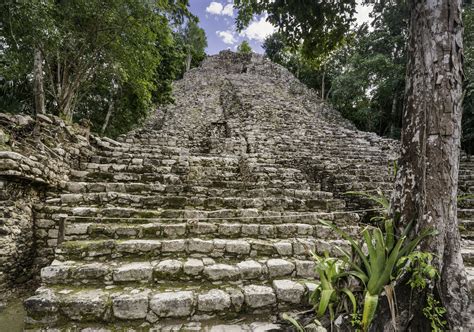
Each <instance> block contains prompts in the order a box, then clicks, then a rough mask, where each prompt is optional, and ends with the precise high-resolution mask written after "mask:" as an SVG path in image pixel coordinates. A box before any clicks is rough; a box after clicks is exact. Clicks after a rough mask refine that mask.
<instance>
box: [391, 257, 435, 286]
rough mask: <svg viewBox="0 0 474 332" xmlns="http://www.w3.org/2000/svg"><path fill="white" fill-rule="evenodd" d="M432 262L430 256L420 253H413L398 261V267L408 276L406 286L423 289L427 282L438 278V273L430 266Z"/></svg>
mask: <svg viewBox="0 0 474 332" xmlns="http://www.w3.org/2000/svg"><path fill="white" fill-rule="evenodd" d="M432 261H433V255H432V254H430V253H428V252H420V251H414V252H412V253H410V254H409V255H407V256H405V257H403V258H402V259H400V261H399V262H398V265H399V267H404V270H405V271H406V272H408V273H409V274H410V280H408V284H409V285H410V287H411V288H412V289H414V288H418V289H425V288H426V286H427V281H429V280H434V279H436V278H438V277H439V274H438V271H437V270H436V268H435V267H434V266H433V265H431V263H432Z"/></svg>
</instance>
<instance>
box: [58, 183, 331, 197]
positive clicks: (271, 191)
mask: <svg viewBox="0 0 474 332" xmlns="http://www.w3.org/2000/svg"><path fill="white" fill-rule="evenodd" d="M266 183H268V182H266ZM213 184H214V183H213V182H211V186H208V185H207V184H206V183H197V184H196V185H193V184H189V183H188V184H186V185H161V184H158V183H153V184H144V183H120V182H112V183H108V182H97V183H87V182H69V183H65V184H64V188H65V189H66V190H67V191H68V192H69V193H71V194H86V193H106V192H107V193H109V192H110V193H113V192H117V193H128V194H158V193H160V194H162V195H173V194H175V195H182V196H194V195H200V196H210V197H213V196H220V197H236V196H238V197H247V198H249V197H268V196H287V197H296V198H316V197H318V198H332V197H333V195H332V193H330V192H323V191H320V190H314V189H312V190H311V189H309V187H310V186H309V185H306V186H304V185H303V186H300V188H304V189H294V188H285V187H284V184H283V183H281V184H279V185H276V184H270V183H268V186H267V187H264V185H263V184H255V183H252V184H247V185H246V184H245V183H243V182H230V183H226V182H223V183H215V185H216V187H212V185H213ZM218 185H220V187H217V186H218Z"/></svg>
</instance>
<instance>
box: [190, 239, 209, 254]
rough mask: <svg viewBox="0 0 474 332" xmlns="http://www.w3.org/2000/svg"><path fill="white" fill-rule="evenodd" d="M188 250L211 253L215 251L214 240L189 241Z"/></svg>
mask: <svg viewBox="0 0 474 332" xmlns="http://www.w3.org/2000/svg"><path fill="white" fill-rule="evenodd" d="M188 250H189V251H190V252H200V253H210V252H212V251H213V250H214V242H213V241H212V240H201V239H189V240H188Z"/></svg>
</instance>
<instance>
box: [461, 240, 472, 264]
mask: <svg viewBox="0 0 474 332" xmlns="http://www.w3.org/2000/svg"><path fill="white" fill-rule="evenodd" d="M461 254H462V257H463V260H464V265H466V266H468V267H474V241H469V240H467V241H463V243H462V244H461Z"/></svg>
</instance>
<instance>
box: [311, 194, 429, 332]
mask: <svg viewBox="0 0 474 332" xmlns="http://www.w3.org/2000/svg"><path fill="white" fill-rule="evenodd" d="M351 194H357V195H361V196H364V197H367V198H369V199H370V200H372V201H374V202H375V203H378V204H379V205H381V207H382V209H383V212H382V214H381V216H377V217H375V218H372V220H373V221H377V222H379V223H380V226H379V227H371V228H368V227H367V228H365V229H364V230H363V231H362V237H363V241H362V243H361V244H360V243H358V242H357V241H356V240H355V239H354V238H353V237H352V236H350V235H349V234H347V233H346V232H344V231H343V230H341V229H340V228H339V227H337V226H335V225H333V224H331V223H328V222H325V221H321V223H322V224H324V225H326V226H329V227H331V228H332V229H334V231H335V232H336V233H338V234H339V235H340V236H341V237H342V238H343V239H345V240H347V241H348V242H349V243H350V245H351V248H352V253H349V252H347V251H346V250H344V249H342V248H338V250H339V251H340V252H341V254H342V258H341V260H342V262H344V265H345V266H346V267H347V270H346V271H345V272H342V273H336V276H333V278H334V279H337V278H340V277H341V276H344V275H347V276H352V277H355V278H357V279H358V280H360V282H361V283H362V285H363V287H364V294H363V298H364V300H363V310H362V322H361V325H362V326H361V327H362V330H363V331H367V330H368V329H369V327H370V324H371V322H372V320H373V318H374V315H375V312H376V310H377V306H378V302H379V298H380V296H381V294H382V292H383V291H384V290H385V293H386V295H387V297H388V298H389V303H390V304H391V305H390V307H391V309H392V314H393V313H394V311H395V310H394V309H393V307H394V300H393V296H394V292H393V287H392V282H393V281H394V280H395V279H396V278H397V276H400V275H401V273H400V269H402V268H403V265H402V264H399V262H400V260H401V259H402V258H403V257H405V256H407V255H409V254H411V253H412V252H413V251H414V250H415V248H416V247H417V246H418V244H419V243H420V242H421V240H423V239H424V238H426V237H428V236H431V235H435V234H436V231H434V230H424V231H422V232H421V233H420V234H419V235H418V236H416V237H415V238H412V239H409V238H408V236H409V234H410V233H411V231H412V229H413V223H410V224H409V225H407V227H406V228H405V229H404V230H403V231H402V232H401V233H400V234H397V233H396V230H395V228H394V222H393V219H391V218H390V217H389V211H390V203H389V201H388V200H387V199H386V198H385V197H384V196H383V194H382V193H381V192H378V195H375V196H374V195H369V194H366V193H351ZM327 259H328V258H326V260H327ZM323 276H324V274H323ZM321 284H323V282H321ZM324 289H328V290H327V292H326V293H325V296H322V295H323V293H322V291H321V296H319V308H318V312H317V313H318V315H320V314H321V310H323V309H324V308H325V307H327V308H330V306H329V305H326V303H327V301H328V299H327V298H328V296H329V295H327V294H329V292H330V291H331V290H330V288H328V287H327V286H325V288H324ZM316 292H318V290H316ZM331 294H332V293H331ZM354 307H355V306H354Z"/></svg>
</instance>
